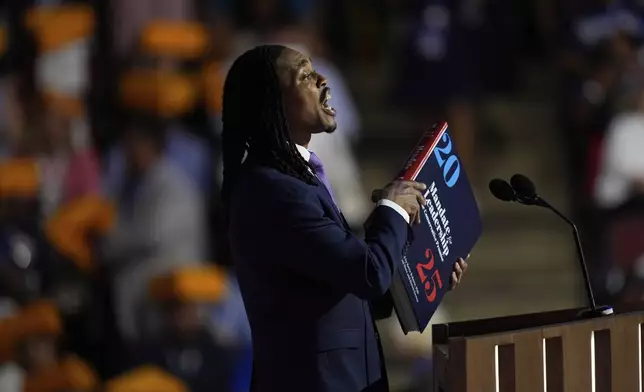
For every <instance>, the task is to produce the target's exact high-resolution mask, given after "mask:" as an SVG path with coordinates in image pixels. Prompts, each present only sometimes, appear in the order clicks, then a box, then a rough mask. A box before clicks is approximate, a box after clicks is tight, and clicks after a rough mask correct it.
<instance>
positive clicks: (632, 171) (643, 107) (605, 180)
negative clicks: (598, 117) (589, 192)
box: [595, 83, 644, 209]
mask: <svg viewBox="0 0 644 392" xmlns="http://www.w3.org/2000/svg"><path fill="white" fill-rule="evenodd" d="M631 89H632V90H631V92H630V97H631V99H630V101H631V103H630V108H628V109H626V110H625V111H624V112H623V113H621V114H619V115H617V116H616V117H615V118H614V119H613V120H612V121H611V122H610V125H609V126H608V130H607V132H606V140H605V142H604V146H603V151H602V154H601V156H602V162H601V166H600V171H599V176H598V179H597V182H596V186H595V200H596V202H597V204H598V205H599V206H600V207H602V208H604V209H615V208H617V207H619V206H621V205H623V204H625V203H626V202H628V201H629V200H630V199H632V198H641V197H644V154H642V153H641V147H642V146H644V84H643V83H639V84H638V85H635V86H631Z"/></svg>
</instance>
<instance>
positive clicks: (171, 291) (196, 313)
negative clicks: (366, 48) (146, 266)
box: [137, 267, 238, 392]
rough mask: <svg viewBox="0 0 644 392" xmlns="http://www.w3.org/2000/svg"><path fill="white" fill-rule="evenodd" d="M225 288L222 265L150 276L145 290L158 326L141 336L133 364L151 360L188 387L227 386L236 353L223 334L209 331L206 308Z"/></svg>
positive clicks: (226, 391)
mask: <svg viewBox="0 0 644 392" xmlns="http://www.w3.org/2000/svg"><path fill="white" fill-rule="evenodd" d="M168 281H169V282H171V283H170V284H168V283H167V282H168ZM227 294H228V293H227V286H226V277H225V275H224V273H223V271H221V270H218V269H214V268H211V267H204V268H187V269H177V270H175V271H173V272H172V273H170V274H168V275H166V276H160V277H159V278H158V279H156V280H153V281H152V282H151V285H150V296H151V299H152V300H154V301H155V302H156V303H157V304H158V306H159V307H160V308H161V309H162V311H161V313H162V326H163V328H162V333H161V334H160V335H159V336H157V337H155V338H153V339H150V338H144V340H143V341H142V345H141V346H140V350H139V354H140V358H139V361H138V363H137V365H145V364H154V365H157V366H159V367H161V368H162V369H165V370H167V371H169V372H170V373H172V374H174V375H175V376H177V377H179V378H181V379H182V380H183V381H184V382H185V383H186V385H187V386H188V387H189V388H190V391H191V392H210V391H222V392H230V391H231V382H232V378H233V375H234V372H235V368H236V367H237V366H236V365H237V360H238V358H237V355H236V354H237V353H236V352H235V350H234V348H235V347H234V346H233V345H231V344H230V342H227V341H226V338H225V337H222V336H216V335H213V334H211V333H210V330H209V320H208V308H209V307H211V306H216V304H217V303H219V302H220V301H222V300H223V299H225V297H226V296H227Z"/></svg>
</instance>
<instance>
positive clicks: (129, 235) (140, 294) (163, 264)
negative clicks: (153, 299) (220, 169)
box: [101, 115, 206, 343]
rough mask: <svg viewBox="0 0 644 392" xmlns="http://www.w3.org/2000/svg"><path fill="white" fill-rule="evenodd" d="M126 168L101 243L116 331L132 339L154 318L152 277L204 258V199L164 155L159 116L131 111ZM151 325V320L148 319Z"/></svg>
mask: <svg viewBox="0 0 644 392" xmlns="http://www.w3.org/2000/svg"><path fill="white" fill-rule="evenodd" d="M122 143H123V148H124V151H125V156H126V162H127V171H126V175H125V177H124V178H123V181H122V183H121V184H119V186H118V188H117V193H115V194H113V195H112V197H113V198H114V199H115V200H116V202H117V205H118V218H117V223H116V225H115V227H114V229H113V231H112V233H111V234H110V235H109V236H108V237H107V238H105V241H104V243H103V244H102V248H101V249H102V255H101V257H102V258H103V259H104V261H105V263H106V268H107V269H108V273H109V274H110V276H111V281H112V288H113V298H114V307H115V313H116V319H117V325H118V329H119V331H120V334H121V337H122V338H123V339H124V340H125V343H127V342H128V341H134V340H136V339H137V338H139V337H140V336H141V334H142V333H144V332H147V329H148V324H149V323H152V324H154V319H153V318H150V317H153V316H151V315H150V314H149V307H148V306H147V302H148V301H147V299H146V287H147V283H148V282H149V280H150V279H151V278H153V277H154V276H156V275H158V274H162V273H166V272H168V271H169V270H171V269H174V268H177V267H179V266H185V265H191V264H201V261H202V260H205V259H206V254H205V252H206V243H205V235H206V233H205V229H206V226H205V216H204V200H203V198H202V196H201V195H200V194H199V192H198V191H197V189H196V187H195V185H194V184H193V183H192V182H191V181H190V179H189V178H188V177H187V176H186V175H185V174H184V173H183V172H181V171H180V170H178V169H176V168H175V167H174V166H173V165H172V164H170V163H169V162H168V160H167V159H165V158H164V151H165V147H166V144H165V143H166V139H165V133H164V130H163V128H162V127H160V126H159V125H158V120H156V119H154V118H150V117H147V116H138V115H132V116H130V117H129V119H128V121H127V122H126V125H125V132H124V134H123V139H122ZM149 327H150V328H154V325H150V326H149Z"/></svg>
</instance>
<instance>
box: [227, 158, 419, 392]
mask: <svg viewBox="0 0 644 392" xmlns="http://www.w3.org/2000/svg"><path fill="white" fill-rule="evenodd" d="M229 217H230V232H229V234H230V239H231V251H232V257H233V261H234V263H235V264H236V268H237V272H238V277H239V283H240V288H241V291H242V295H243V297H244V302H245V306H246V310H247V312H248V317H249V321H250V325H251V329H252V338H253V350H254V355H255V360H254V372H253V387H252V391H253V392H274V391H280V392H290V391H297V392H303V391H307V392H309V391H310V392H314V391H329V392H331V391H332V392H358V391H365V392H366V391H369V392H371V391H387V390H388V388H387V382H386V375H385V373H384V363H383V361H382V356H381V347H380V342H379V340H378V335H377V331H376V328H375V324H374V321H373V317H372V313H371V309H370V303H371V301H372V300H376V299H379V298H381V297H382V296H383V295H384V294H385V292H387V290H388V288H389V286H390V284H391V281H392V275H393V270H394V268H395V267H396V266H397V265H398V264H399V263H400V260H401V255H402V252H403V248H404V246H405V244H406V241H407V235H408V230H409V226H408V224H407V222H406V221H405V219H403V217H401V216H400V214H399V213H398V212H396V211H395V210H394V209H392V208H390V207H387V206H380V207H377V208H376V209H375V210H374V211H373V213H372V214H371V216H370V218H369V219H368V221H367V227H366V239H365V240H364V241H363V240H361V239H359V238H357V237H355V236H354V235H353V234H352V233H351V231H350V230H349V227H348V225H347V223H346V221H345V220H344V218H343V217H342V214H341V213H340V211H339V210H338V209H337V207H336V206H335V205H334V203H333V201H332V199H331V197H330V195H329V193H328V191H327V190H326V188H325V187H324V186H323V185H321V184H318V185H317V186H312V185H308V184H305V183H304V182H302V181H300V180H298V179H295V178H294V177H291V176H287V175H284V174H281V173H280V172H278V171H276V170H274V169H269V168H261V167H255V168H249V169H246V170H245V172H244V173H243V174H242V177H241V178H240V180H239V183H238V184H237V186H236V188H235V191H234V192H233V195H232V198H231V202H230V215H229Z"/></svg>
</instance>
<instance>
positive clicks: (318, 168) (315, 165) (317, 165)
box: [309, 151, 335, 203]
mask: <svg viewBox="0 0 644 392" xmlns="http://www.w3.org/2000/svg"><path fill="white" fill-rule="evenodd" d="M309 152H310V153H311V158H309V167H310V168H311V170H313V173H315V175H316V176H317V177H318V178H319V179H320V181H322V183H323V184H324V186H326V189H327V190H328V191H329V194H330V195H331V199H333V202H334V203H335V198H334V197H333V191H331V185H330V184H329V181H328V180H327V178H326V175H325V174H324V165H323V164H322V161H321V160H320V158H318V156H317V155H315V153H314V152H313V151H309Z"/></svg>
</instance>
